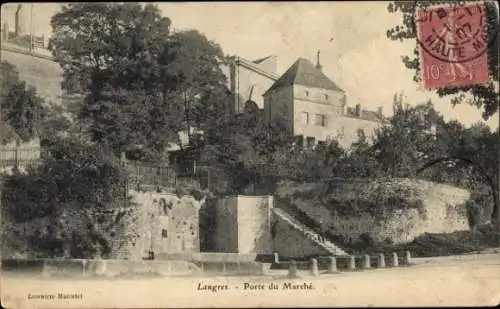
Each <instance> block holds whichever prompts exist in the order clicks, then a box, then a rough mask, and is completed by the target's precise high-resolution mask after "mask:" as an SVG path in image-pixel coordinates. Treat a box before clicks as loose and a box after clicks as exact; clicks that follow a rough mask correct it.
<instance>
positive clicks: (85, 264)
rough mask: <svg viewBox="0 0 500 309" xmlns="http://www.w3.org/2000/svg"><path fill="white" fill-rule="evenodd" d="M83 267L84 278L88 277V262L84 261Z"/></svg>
mask: <svg viewBox="0 0 500 309" xmlns="http://www.w3.org/2000/svg"><path fill="white" fill-rule="evenodd" d="M82 267H83V276H84V277H85V276H86V275H87V260H83V261H82Z"/></svg>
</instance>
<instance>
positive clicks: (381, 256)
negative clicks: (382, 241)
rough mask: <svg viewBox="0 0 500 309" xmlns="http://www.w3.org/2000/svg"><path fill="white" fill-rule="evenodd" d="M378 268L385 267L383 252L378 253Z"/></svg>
mask: <svg viewBox="0 0 500 309" xmlns="http://www.w3.org/2000/svg"><path fill="white" fill-rule="evenodd" d="M378 268H385V256H384V254H383V253H380V254H379V255H378Z"/></svg>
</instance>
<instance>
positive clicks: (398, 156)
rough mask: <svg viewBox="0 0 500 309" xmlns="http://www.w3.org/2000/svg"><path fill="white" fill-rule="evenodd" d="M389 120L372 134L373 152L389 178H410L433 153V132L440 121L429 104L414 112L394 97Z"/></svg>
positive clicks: (413, 109)
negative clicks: (373, 139) (373, 140)
mask: <svg viewBox="0 0 500 309" xmlns="http://www.w3.org/2000/svg"><path fill="white" fill-rule="evenodd" d="M393 113H394V114H393V116H392V117H391V118H390V119H389V121H388V122H387V123H386V124H384V125H383V126H382V127H381V128H380V129H378V130H377V131H376V134H375V144H374V151H375V156H376V158H377V160H378V162H379V163H380V164H381V168H382V170H384V171H387V174H388V175H389V176H392V177H414V176H415V175H416V170H417V169H418V166H419V165H420V164H422V162H423V160H425V159H426V158H428V157H432V156H433V152H435V151H436V147H435V145H436V144H435V134H434V133H433V132H434V128H435V126H436V122H440V121H441V120H442V119H432V118H435V117H437V114H436V112H435V111H434V109H433V108H432V104H431V103H430V102H429V103H428V104H425V105H419V106H417V107H415V108H413V107H411V106H409V105H408V104H405V103H404V102H403V100H402V95H399V96H397V95H395V96H394V103H393Z"/></svg>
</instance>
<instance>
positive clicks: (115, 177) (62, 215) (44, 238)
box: [1, 139, 127, 258]
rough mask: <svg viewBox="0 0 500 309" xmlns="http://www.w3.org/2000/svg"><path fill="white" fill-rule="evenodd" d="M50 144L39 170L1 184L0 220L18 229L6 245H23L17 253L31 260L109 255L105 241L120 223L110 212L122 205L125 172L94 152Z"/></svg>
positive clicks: (99, 151)
mask: <svg viewBox="0 0 500 309" xmlns="http://www.w3.org/2000/svg"><path fill="white" fill-rule="evenodd" d="M51 142H52V144H50V145H48V146H49V152H50V154H51V155H50V156H49V158H47V160H46V161H45V162H43V164H42V165H41V166H39V167H37V168H36V169H32V170H29V171H28V172H27V173H26V174H20V173H17V174H14V175H12V176H7V177H6V178H5V180H4V186H3V188H2V201H1V202H2V215H3V220H4V222H8V223H9V224H11V225H13V226H18V227H20V226H22V227H23V228H20V229H18V232H19V233H17V234H14V233H8V234H9V235H5V236H6V237H7V238H10V243H12V244H16V241H15V239H13V238H17V239H24V241H23V246H24V247H25V248H24V249H23V250H28V251H30V252H33V254H35V255H37V256H43V257H69V256H71V257H79V258H83V257H91V256H92V255H93V254H94V253H95V250H96V247H97V246H100V247H101V248H102V253H103V255H106V254H109V253H110V251H111V242H112V239H113V237H112V236H111V235H113V234H114V235H117V233H116V230H117V229H120V228H121V226H122V225H123V221H124V220H123V215H122V214H119V213H118V214H117V213H114V212H113V211H110V210H113V209H116V207H115V206H121V205H122V204H121V203H122V202H123V200H124V186H123V185H124V183H125V179H126V177H127V174H126V172H125V171H124V170H122V168H121V166H120V163H119V162H120V161H119V159H118V158H117V157H115V156H113V155H112V154H110V153H108V152H105V151H103V150H102V149H100V148H98V147H95V146H92V145H85V144H83V143H79V142H78V141H76V140H70V139H60V140H53V141H51ZM18 243H19V242H18ZM17 247H18V249H21V247H22V246H21V245H17ZM12 249H14V248H12ZM68 255H69V256H68Z"/></svg>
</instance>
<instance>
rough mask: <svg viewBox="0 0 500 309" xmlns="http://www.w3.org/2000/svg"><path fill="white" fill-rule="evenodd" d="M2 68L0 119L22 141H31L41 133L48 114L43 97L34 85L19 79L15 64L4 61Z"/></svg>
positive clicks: (0, 66) (0, 64)
mask: <svg viewBox="0 0 500 309" xmlns="http://www.w3.org/2000/svg"><path fill="white" fill-rule="evenodd" d="M0 70H1V74H2V79H1V88H0V89H1V90H0V117H1V120H0V121H5V122H6V123H7V124H8V125H10V126H11V127H12V128H13V129H14V131H15V133H16V135H17V136H18V137H19V138H20V139H21V140H22V141H29V140H31V139H32V138H34V137H35V136H37V135H38V134H39V129H40V126H41V122H42V121H43V120H44V118H45V116H46V108H45V107H44V105H43V104H44V103H43V99H42V98H40V97H39V96H38V95H37V94H36V90H35V88H34V87H28V86H27V85H26V82H24V81H21V80H19V75H18V73H17V72H16V71H15V68H14V66H13V65H11V64H10V63H8V62H5V61H2V62H1V63H0ZM11 137H12V136H11Z"/></svg>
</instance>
